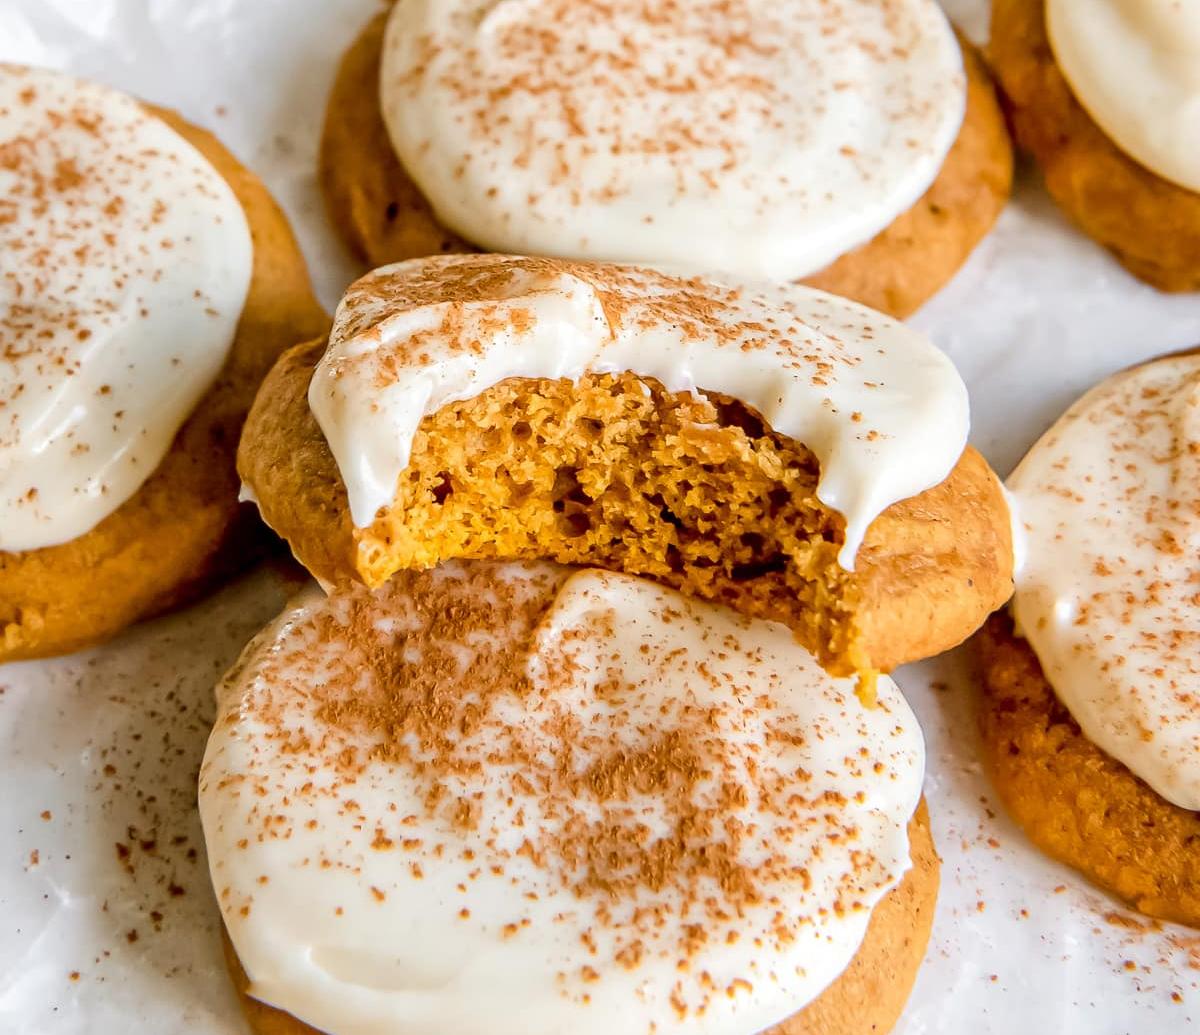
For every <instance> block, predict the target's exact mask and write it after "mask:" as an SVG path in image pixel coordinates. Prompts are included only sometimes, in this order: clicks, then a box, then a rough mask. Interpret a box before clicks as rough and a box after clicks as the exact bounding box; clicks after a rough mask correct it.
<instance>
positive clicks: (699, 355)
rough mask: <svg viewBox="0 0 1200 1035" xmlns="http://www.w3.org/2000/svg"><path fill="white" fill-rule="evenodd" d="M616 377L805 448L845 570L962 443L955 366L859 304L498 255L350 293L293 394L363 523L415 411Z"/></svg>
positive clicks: (412, 269)
mask: <svg viewBox="0 0 1200 1035" xmlns="http://www.w3.org/2000/svg"><path fill="white" fill-rule="evenodd" d="M624 370H628V371H632V372H633V373H636V374H639V375H642V376H644V377H651V378H655V379H656V380H658V381H660V382H661V383H662V384H663V385H664V386H665V387H666V388H667V389H668V390H669V391H672V392H686V391H697V390H700V389H707V390H709V391H714V392H721V393H723V394H726V395H729V396H732V397H734V398H736V399H739V400H740V401H742V402H743V403H745V404H747V405H748V406H751V407H753V408H754V409H756V410H757V411H758V412H759V413H760V414H761V415H762V417H763V418H764V419H765V420H766V421H767V422H768V423H769V424H770V425H771V427H772V428H774V429H775V430H776V431H778V432H780V433H781V434H784V435H788V436H789V437H791V438H793V439H795V440H797V441H799V442H802V443H804V444H805V445H806V446H807V447H808V448H809V449H811V450H812V451H813V453H814V454H815V455H816V457H817V459H818V460H819V461H820V463H821V479H820V484H819V487H818V496H819V497H820V499H821V501H822V502H823V503H825V504H826V505H827V506H829V507H831V508H833V509H834V510H836V511H838V512H839V513H841V514H842V515H843V516H844V517H845V519H846V539H845V546H844V548H843V550H842V553H841V557H840V560H841V563H842V565H843V566H844V567H845V568H847V569H852V568H853V566H854V557H855V554H856V552H857V550H858V546H859V544H860V543H861V541H862V537H863V535H864V534H865V532H866V529H867V526H868V525H870V523H871V522H872V521H873V520H874V519H875V518H876V517H877V516H878V515H879V513H880V512H882V511H883V510H884V509H886V508H887V507H889V506H890V505H891V504H893V503H895V502H897V501H898V500H902V499H907V498H908V497H910V496H915V495H917V494H918V493H920V492H923V491H924V490H926V489H928V488H930V487H931V486H934V485H937V484H938V483H940V482H941V481H943V480H944V479H945V477H946V476H947V475H948V474H949V473H950V471H951V469H952V468H953V467H954V465H955V463H957V461H958V458H959V456H960V455H961V454H962V451H963V448H964V446H965V445H966V439H967V426H968V403H967V393H966V388H965V387H964V385H963V383H962V380H961V379H960V378H959V376H958V373H957V372H956V371H955V369H954V366H953V365H952V364H951V362H950V361H949V360H948V359H947V358H946V357H945V356H944V355H943V354H942V353H941V352H939V351H938V350H937V349H936V348H934V346H933V345H931V344H930V343H929V342H928V341H926V340H925V339H924V338H923V337H921V336H920V335H919V334H917V333H916V332H915V331H912V330H910V329H908V328H907V327H905V326H904V325H903V324H900V323H898V322H897V321H895V320H892V319H890V318H889V317H886V316H883V315H881V314H880V313H876V312H874V311H873V310H870V309H867V308H865V307H863V306H860V305H856V304H855V303H853V302H848V301H846V300H844V299H840V298H836V297H834V296H833V295H828V294H825V293H824V292H820V291H814V290H812V289H810V288H803V287H799V286H794V285H763V286H761V287H756V288H753V289H752V288H745V287H743V288H730V287H726V286H723V285H720V284H717V283H715V282H712V281H707V280H701V279H693V280H681V279H678V278H674V277H669V276H666V275H663V274H658V273H654V272H652V271H649V270H644V269H637V268H634V267H616V266H603V265H591V264H587V263H567V262H561V261H557V260H549V259H519V258H512V257H507V256H491V255H489V256H445V257H440V258H434V259H416V260H412V261H409V262H405V263H399V264H397V265H394V266H385V267H383V268H381V269H379V270H376V271H375V272H373V273H370V274H368V275H367V276H366V277H364V278H363V279H361V280H359V281H358V282H357V283H356V284H354V285H352V286H351V288H350V289H349V291H348V292H347V294H346V296H345V298H343V300H342V303H341V305H340V306H339V307H338V311H337V316H336V318H335V322H334V327H333V331H332V334H331V337H330V342H329V347H328V349H327V350H326V352H325V355H324V356H323V357H322V359H321V362H320V364H319V365H318V367H317V370H316V372H315V374H314V376H313V379H312V382H311V385H310V386H309V394H308V399H309V405H310V407H311V408H312V412H313V414H314V415H315V417H316V419H317V422H318V423H319V424H320V426H321V430H322V431H323V432H324V434H325V438H326V440H327V441H328V442H329V446H330V449H331V450H332V452H333V456H334V458H335V459H336V461H337V464H338V468H339V470H340V471H341V475H342V479H343V481H344V482H345V484H346V488H347V491H348V493H349V499H350V511H351V515H352V517H353V520H354V522H355V524H356V525H358V526H359V527H365V526H368V525H370V524H371V522H372V521H373V520H374V519H375V515H376V513H377V512H378V511H379V509H380V508H381V507H385V506H387V505H388V504H389V503H390V502H391V501H392V498H393V496H394V494H395V489H396V481H397V479H398V478H399V476H400V474H401V473H402V472H403V470H404V468H405V467H406V465H407V464H408V459H409V455H410V450H411V444H412V440H413V436H414V434H415V433H416V430H417V427H418V425H419V424H420V421H421V418H422V417H424V416H425V415H426V414H429V413H433V412H435V411H436V410H437V409H438V408H440V407H441V406H443V405H445V404H446V403H449V402H454V401H456V400H461V399H469V398H472V397H473V396H475V395H478V394H479V393H480V392H482V391H483V390H484V389H486V388H488V387H490V386H492V385H495V384H498V383H499V382H500V381H503V380H504V379H506V378H510V377H530V378H568V379H571V380H577V379H578V378H579V377H581V376H582V375H583V374H585V373H604V372H613V371H624Z"/></svg>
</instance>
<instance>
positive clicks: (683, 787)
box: [200, 562, 924, 1035]
mask: <svg viewBox="0 0 1200 1035" xmlns="http://www.w3.org/2000/svg"><path fill="white" fill-rule="evenodd" d="M218 698H219V707H218V712H219V714H218V718H217V722H216V726H215V729H214V731H213V734H212V738H211V740H210V742H209V746H208V751H207V754H206V756H205V761H204V765H203V768H202V770H201V777H200V810H201V817H202V820H203V824H204V831H205V838H206V843H207V848H208V855H209V862H210V867H211V872H212V877H213V883H214V887H215V889H216V892H217V897H218V901H219V902H220V906H221V910H222V914H223V916H224V920H225V923H226V925H227V928H228V931H229V935H230V938H231V940H232V942H233V945H234V947H235V948H236V951H237V954H238V956H239V958H240V960H241V962H242V964H243V966H244V969H245V971H246V973H247V974H248V975H249V978H250V982H251V984H250V993H251V994H252V995H254V996H255V997H257V998H259V999H261V1000H263V1001H264V1002H266V1003H269V1004H271V1005H274V1006H276V1007H278V1008H280V1009H283V1010H285V1011H287V1012H289V1013H291V1014H292V1015H294V1016H295V1017H297V1018H299V1019H300V1020H302V1021H304V1022H306V1023H307V1024H310V1025H313V1026H314V1027H317V1028H318V1029H321V1030H324V1031H330V1032H336V1033H338V1035H390V1033H392V1032H396V1031H404V1032H406V1033H408V1035H446V1033H450V1032H462V1033H465V1032H480V1031H487V1032H492V1033H495V1035H508V1033H511V1035H551V1033H559V1032H564V1031H570V1032H573V1033H577V1035H611V1033H612V1032H628V1033H650V1032H656V1033H659V1035H665V1033H669V1032H689V1033H697V1035H752V1033H754V1032H759V1031H761V1030H763V1029H765V1028H767V1027H770V1026H772V1025H774V1024H775V1023H777V1022H779V1021H781V1020H782V1019H784V1018H785V1017H787V1016H789V1015H791V1014H792V1013H794V1012H795V1011H797V1010H799V1009H801V1008H802V1007H803V1006H804V1005H805V1004H806V1003H808V1002H810V1001H811V1000H812V999H814V998H815V997H816V996H817V995H818V994H819V993H820V992H821V991H822V990H823V989H824V988H825V987H826V986H828V985H829V984H830V983H831V982H832V981H833V980H834V979H835V978H836V977H837V976H838V975H839V974H840V973H841V972H842V970H843V969H844V968H845V967H846V966H847V964H848V963H849V961H850V960H851V959H852V958H853V956H854V955H855V953H856V952H857V950H858V947H859V945H860V943H861V941H862V938H863V935H864V932H865V930H866V927H867V923H868V921H869V918H870V915H871V910H872V909H873V907H874V906H875V904H876V903H877V902H878V901H879V900H880V899H881V898H882V897H883V895H884V894H886V892H887V891H888V890H889V889H890V888H892V887H894V886H895V885H896V884H897V883H898V882H899V880H900V879H901V877H902V876H903V874H904V873H905V871H906V870H907V869H908V867H909V865H910V861H909V854H908V852H909V849H908V839H907V823H908V821H909V819H910V817H911V816H912V814H913V812H914V810H915V808H916V806H917V803H918V800H919V797H920V794H921V784H922V775H923V768H924V747H923V743H922V739H921V734H920V730H919V728H918V726H917V723H916V720H915V717H914V716H913V714H912V712H911V710H910V709H909V707H908V705H907V704H906V703H905V701H904V699H903V697H902V696H901V694H900V693H899V691H898V690H897V688H896V686H895V684H894V683H892V681H891V680H890V679H887V678H886V677H882V678H881V679H880V683H879V697H878V706H877V707H874V708H870V707H865V706H864V705H863V704H862V703H861V702H860V701H859V699H858V697H857V695H856V693H855V688H854V683H853V681H852V680H844V679H841V680H840V679H834V678H832V677H830V676H829V675H827V674H826V673H824V672H823V671H822V670H821V669H820V668H819V667H818V666H817V664H816V662H815V661H814V660H813V658H812V656H811V655H810V654H808V652H807V651H805V650H804V648H802V647H800V646H799V645H798V644H796V643H795V641H794V639H793V637H792V634H791V632H790V631H789V630H788V629H787V628H786V627H785V626H783V625H780V624H777V623H773V622H768V621H763V620H754V619H748V618H745V617H742V616H739V615H737V614H736V613H734V612H732V611H730V610H728V609H724V608H720V607H717V606H714V605H710V604H705V603H701V602H697V601H694V600H690V599H688V598H685V597H683V596H682V595H680V594H679V593H677V592H675V591H674V590H670V589H666V588H663V587H660V586H657V585H655V584H653V583H650V582H648V581H645V580H640V579H636V578H633V577H631V576H627V575H620V574H613V573H607V572H601V571H596V570H580V571H574V572H573V571H571V570H569V569H565V568H561V567H557V566H555V565H551V564H548V563H538V562H533V563H526V564H511V565H492V564H480V563H477V564H474V565H469V564H461V563H450V564H447V565H443V566H442V567H440V568H438V569H435V570H434V571H432V572H422V573H411V572H410V573H404V574H402V575H401V576H399V577H398V578H397V579H396V580H394V581H393V582H391V583H389V585H388V586H387V587H386V588H384V589H383V590H380V591H376V592H374V593H372V592H370V591H367V590H365V589H362V588H357V589H355V590H353V591H350V592H347V593H346V594H343V595H334V596H331V597H325V596H324V595H322V594H321V593H320V592H319V591H318V590H316V589H314V590H311V591H309V592H308V593H307V595H305V596H303V597H302V598H301V599H299V600H298V601H297V602H296V603H295V605H294V606H293V607H291V608H290V609H289V610H287V611H285V612H284V614H283V615H282V616H281V617H280V619H279V620H278V621H277V622H276V623H275V624H274V625H273V626H271V627H269V628H268V629H267V630H266V631H265V632H264V633H263V634H262V635H261V636H260V637H259V639H258V640H257V641H256V642H255V643H253V644H252V645H251V646H250V647H249V648H248V649H247V651H246V653H245V654H244V655H243V657H242V659H241V660H240V661H239V663H238V664H237V665H236V666H235V668H234V670H233V671H232V672H231V673H230V674H229V676H228V677H227V678H226V680H225V682H224V684H223V685H222V686H221V687H220V688H219V690H218Z"/></svg>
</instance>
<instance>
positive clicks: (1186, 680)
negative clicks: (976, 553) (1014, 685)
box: [1008, 354, 1200, 810]
mask: <svg viewBox="0 0 1200 1035" xmlns="http://www.w3.org/2000/svg"><path fill="white" fill-rule="evenodd" d="M1008 485H1009V488H1010V489H1011V490H1012V492H1013V494H1014V496H1015V499H1016V509H1017V513H1018V514H1019V516H1020V519H1021V523H1022V525H1023V526H1024V533H1025V534H1024V540H1025V560H1024V564H1023V566H1022V568H1021V570H1020V571H1019V573H1018V575H1017V591H1016V596H1015V597H1014V600H1013V611H1014V615H1015V617H1016V620H1017V624H1018V630H1019V631H1020V633H1021V634H1022V635H1023V636H1024V637H1026V639H1028V641H1029V643H1030V645H1031V646H1032V647H1033V649H1034V651H1035V653H1036V654H1037V656H1038V660H1039V661H1040V662H1041V664H1042V668H1043V670H1044V671H1045V674H1046V678H1047V679H1048V680H1049V682H1050V684H1051V686H1053V687H1054V690H1055V693H1056V694H1057V695H1058V697H1059V699H1060V700H1061V701H1062V702H1063V704H1064V705H1065V706H1066V707H1067V709H1068V710H1069V711H1070V712H1071V715H1072V716H1073V717H1074V718H1075V720H1076V721H1077V722H1078V723H1079V726H1080V728H1081V729H1082V730H1083V732H1084V734H1085V735H1086V736H1087V738H1088V739H1089V740H1091V741H1092V743H1094V744H1096V745H1097V746H1098V747H1100V748H1101V749H1102V750H1104V751H1106V752H1107V753H1108V754H1109V755H1111V756H1112V757H1113V758H1115V759H1117V760H1118V761H1120V762H1122V763H1124V764H1125V765H1126V766H1128V768H1129V769H1130V770H1132V771H1133V773H1135V774H1136V775H1137V776H1139V777H1141V778H1142V779H1143V780H1145V781H1146V783H1147V784H1149V785H1150V786H1151V787H1152V788H1153V789H1154V790H1155V791H1157V792H1158V793H1159V794H1160V795H1161V796H1162V797H1164V798H1166V799H1167V800H1168V801H1170V802H1173V803H1174V804H1176V805H1179V806H1181V807H1183V808H1186V809H1193V810H1195V809H1200V650H1198V649H1197V648H1198V645H1200V575H1198V573H1197V563H1196V558H1197V556H1200V355H1195V354H1191V355H1183V356H1177V357H1172V358H1168V359H1163V360H1158V361H1156V362H1153V363H1149V364H1147V365H1145V366H1140V367H1135V368H1133V369H1132V370H1127V371H1124V372H1122V373H1120V374H1117V375H1115V376H1114V377H1112V378H1109V379H1108V380H1107V381H1105V382H1103V383H1102V384H1100V385H1098V386H1097V387H1096V388H1094V389H1092V391H1090V392H1088V393H1087V394H1086V395H1085V396H1084V397H1083V398H1082V399H1080V400H1079V401H1078V402H1077V403H1075V405H1074V406H1072V407H1071V408H1070V409H1069V410H1068V411H1067V412H1066V413H1065V414H1064V415H1063V416H1062V418H1060V419H1059V421H1058V422H1057V423H1056V424H1055V425H1054V427H1052V428H1051V429H1050V430H1049V431H1048V432H1047V433H1046V435H1045V436H1043V438H1042V439H1041V440H1040V441H1039V442H1038V443H1037V444H1036V445H1035V446H1034V447H1033V449H1032V450H1031V451H1030V452H1029V455H1028V456H1027V457H1026V458H1025V459H1024V460H1023V461H1022V462H1021V464H1020V466H1019V467H1018V468H1017V470H1016V471H1015V472H1014V473H1013V475H1012V477H1011V478H1010V479H1009V482H1008Z"/></svg>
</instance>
